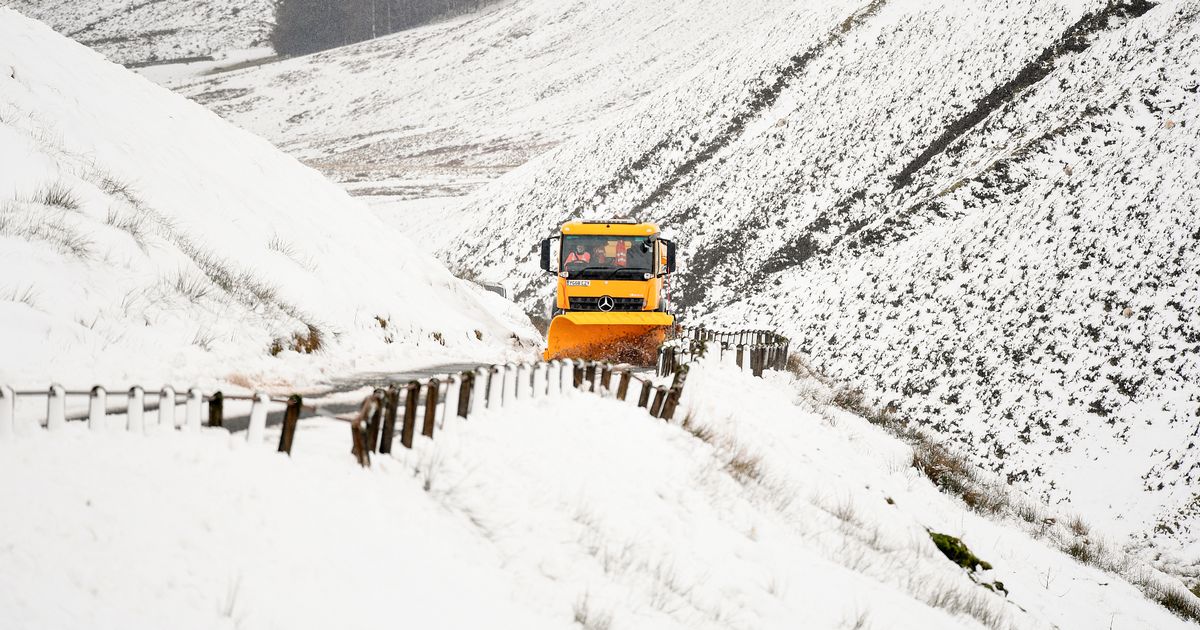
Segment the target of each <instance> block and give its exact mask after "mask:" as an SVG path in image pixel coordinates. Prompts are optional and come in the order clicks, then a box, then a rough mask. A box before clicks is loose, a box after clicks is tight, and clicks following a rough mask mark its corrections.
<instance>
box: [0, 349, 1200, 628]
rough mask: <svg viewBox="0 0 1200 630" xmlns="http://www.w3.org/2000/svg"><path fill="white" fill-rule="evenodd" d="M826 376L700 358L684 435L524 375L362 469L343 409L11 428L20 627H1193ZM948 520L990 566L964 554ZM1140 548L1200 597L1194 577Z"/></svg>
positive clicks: (1176, 588) (2, 612)
mask: <svg viewBox="0 0 1200 630" xmlns="http://www.w3.org/2000/svg"><path fill="white" fill-rule="evenodd" d="M814 387H816V390H814ZM819 390H820V388H819V386H817V385H815V384H814V383H812V382H807V381H797V380H795V379H793V378H792V377H790V376H789V375H786V374H770V375H769V379H767V380H763V379H752V378H750V377H749V376H747V375H740V374H736V373H734V372H733V371H732V370H731V369H729V368H725V367H718V366H715V365H706V366H704V367H703V368H700V369H696V370H694V371H693V372H692V373H691V375H690V383H689V386H688V388H687V390H686V391H685V400H684V408H683V409H681V411H685V412H686V413H684V414H681V417H682V416H683V415H686V417H687V418H688V425H687V426H686V429H687V430H684V428H685V427H681V426H680V425H679V423H675V424H667V423H663V422H662V421H656V420H653V419H651V418H650V417H649V416H648V415H647V414H646V413H645V411H644V410H641V409H636V408H633V407H632V406H631V404H628V403H625V404H622V403H618V402H615V401H612V400H598V399H596V398H595V397H593V396H591V395H589V394H583V393H579V394H574V395H571V394H568V396H567V397H566V398H551V399H539V400H530V399H527V398H526V399H520V400H518V401H516V402H515V403H513V404H512V405H510V406H506V407H505V408H503V409H500V410H493V411H487V412H483V413H479V414H475V415H473V416H472V418H471V420H470V421H469V422H465V423H464V422H461V421H453V420H452V421H449V422H447V423H446V425H445V426H444V427H442V428H441V429H439V430H438V432H437V438H436V440H435V441H429V440H426V439H424V438H418V441H417V443H416V444H415V449H414V450H412V451H408V450H405V449H397V452H395V453H394V454H393V455H392V456H378V457H376V458H375V459H374V467H373V468H371V469H368V470H363V469H359V468H358V467H357V465H356V464H355V463H354V462H353V458H352V457H351V456H350V455H349V454H348V452H347V447H348V442H349V437H348V436H347V434H346V427H345V425H344V424H340V423H326V422H325V421H320V420H305V421H304V422H302V423H301V426H300V430H299V433H298V435H297V438H296V442H295V450H294V452H293V456H292V458H290V459H289V458H287V457H285V456H282V455H279V454H276V453H269V452H267V451H268V450H269V445H270V444H271V443H272V442H273V438H274V437H275V436H268V437H267V443H266V444H264V445H257V444H250V445H247V444H246V442H245V441H244V438H243V437H241V436H240V435H239V436H236V437H233V438H231V437H230V436H228V435H227V434H225V433H224V432H223V431H220V430H207V429H206V430H204V431H203V432H202V433H201V434H199V435H197V434H183V433H175V432H167V433H160V434H155V435H150V436H142V435H134V434H128V433H117V434H104V433H95V432H92V433H87V432H85V431H84V430H83V427H81V426H79V427H76V426H74V425H72V426H70V427H68V429H67V430H66V431H65V432H63V433H45V432H38V433H37V434H35V435H30V436H25V437H22V438H19V439H18V440H17V441H14V442H0V480H5V483H0V505H3V506H6V507H11V506H20V507H19V508H18V509H17V510H15V511H14V510H12V509H6V510H5V511H4V514H6V515H10V514H19V518H11V519H9V520H6V521H4V527H0V549H5V550H6V556H5V558H6V559H5V562H3V563H0V622H3V623H4V625H6V626H10V627H36V628H46V629H50V628H75V627H80V626H86V627H96V628H107V627H146V626H162V625H170V626H171V627H177V628H212V627H246V628H265V627H281V628H284V627H286V628H328V627H386V626H395V625H397V624H398V623H400V624H402V625H406V626H411V627H419V628H434V627H436V628H481V627H487V628H579V627H582V628H586V629H589V630H599V629H602V628H610V629H611V630H623V629H633V628H637V629H650V628H664V629H665V628H687V629H689V630H699V629H709V628H711V629H714V630H715V629H721V630H729V629H746V630H751V629H753V630H761V629H767V628H794V627H796V626H797V625H800V626H803V627H806V628H865V627H876V628H882V627H886V628H897V629H899V628H912V629H921V630H926V629H931V628H945V629H947V630H949V629H956V630H957V629H961V628H992V629H1025V628H1030V629H1034V628H1038V629H1040V628H1114V629H1127V630H1141V629H1143V628H1159V629H1167V628H1184V627H1188V625H1187V622H1185V621H1183V620H1182V619H1179V618H1177V617H1175V616H1173V615H1172V614H1171V613H1170V612H1168V611H1167V610H1165V609H1164V608H1162V607H1160V606H1158V605H1157V604H1155V603H1153V602H1151V601H1149V600H1148V599H1146V598H1145V597H1144V596H1143V595H1142V594H1141V593H1140V592H1139V590H1138V588H1136V587H1135V586H1134V585H1133V584H1130V583H1129V582H1127V581H1126V580H1125V579H1123V578H1121V577H1118V576H1114V575H1112V574H1109V573H1105V572H1103V571H1100V570H1098V569H1096V568H1094V567H1091V566H1083V565H1080V564H1078V563H1076V562H1075V561H1074V560H1072V559H1071V558H1070V557H1069V556H1067V555H1065V554H1063V553H1061V552H1059V551H1057V550H1056V549H1054V548H1053V547H1052V546H1048V545H1047V544H1045V543H1043V542H1040V541H1041V540H1053V539H1055V538H1056V537H1063V538H1068V539H1074V538H1076V537H1079V534H1075V533H1071V532H1070V531H1068V528H1067V527H1066V525H1065V520H1062V521H1060V522H1059V523H1058V524H1053V523H1047V522H1044V521H1042V520H1041V519H1040V518H1039V519H1034V522H1029V523H1027V522H1025V521H1021V520H1016V519H1013V520H1006V521H999V522H998V521H994V520H990V519H989V518H985V517H984V516H982V515H981V514H979V513H977V512H974V511H971V510H969V509H967V507H966V505H964V504H963V503H962V502H961V501H959V500H957V499H954V498H951V497H947V496H946V495H943V494H941V493H940V492H938V490H937V489H935V488H934V487H933V485H932V484H931V483H929V481H928V480H927V479H925V478H924V477H922V476H921V475H920V474H919V473H918V472H917V471H916V470H915V469H914V468H912V465H911V464H912V461H913V453H912V451H911V449H909V448H908V447H907V446H906V445H904V444H902V443H900V442H897V441H896V440H895V439H893V438H891V437H889V436H888V435H887V434H885V433H883V432H882V431H880V430H879V429H878V428H877V427H875V426H873V425H871V424H869V423H868V422H867V421H866V420H864V419H862V418H859V417H856V416H853V415H850V414H848V413H845V412H843V411H840V410H837V409H836V408H833V407H830V406H828V405H826V404H822V403H819V402H817V400H818V398H820V396H822V395H824V394H821V393H820V392H819ZM64 460H69V461H71V462H73V466H72V467H64V466H62V465H61V464H60V463H61V462H62V461H64ZM79 469H85V470H88V471H90V473H91V474H88V475H82V476H81V475H79V474H78V470H79ZM147 471H153V472H152V474H147ZM1043 516H1044V515H1043ZM930 531H933V532H938V533H943V534H947V535H950V536H954V537H957V538H959V539H961V540H962V541H964V542H965V543H966V545H967V546H968V547H969V549H970V551H971V552H973V553H974V554H976V555H977V556H978V557H979V558H981V559H983V560H985V561H987V562H988V563H990V565H991V569H989V570H982V569H981V570H976V571H967V570H965V569H963V568H961V567H960V566H958V565H957V564H955V563H954V562H951V561H950V560H948V559H947V557H946V556H944V555H943V553H942V552H941V551H939V549H938V548H937V547H936V546H935V544H934V543H933V541H932V537H931V535H930ZM1084 538H1085V539H1086V540H1085V541H1084V542H1081V543H1080V544H1085V545H1092V546H1097V545H1100V544H1102V543H1103V542H1104V541H1105V540H1106V534H1105V533H1104V532H1103V531H1102V530H1099V531H1098V530H1093V531H1090V532H1086V536H1084ZM1117 555H1119V554H1117ZM1129 568H1130V573H1131V574H1133V575H1136V576H1138V578H1137V579H1138V580H1139V581H1141V582H1145V583H1149V584H1153V585H1155V588H1158V589H1160V591H1161V592H1163V593H1166V592H1175V593H1178V597H1180V598H1181V601H1183V602H1187V603H1190V604H1191V605H1195V604H1196V602H1195V599H1194V598H1193V597H1192V596H1191V595H1190V594H1188V593H1186V591H1183V587H1182V585H1180V584H1179V583H1178V582H1177V581H1172V580H1170V579H1169V578H1166V577H1165V576H1162V575H1159V574H1157V573H1155V572H1154V571H1153V570H1151V569H1149V568H1147V567H1145V566H1144V565H1143V566H1140V567H1139V566H1138V564H1137V563H1136V562H1132V561H1131V564H1130V565H1129ZM984 584H987V585H989V586H990V587H991V589H990V590H989V588H988V587H987V586H984ZM1001 588H1003V589H1004V590H1006V591H1007V594H1005V593H1004V590H1000V589H1001ZM1157 592H1158V591H1156V593H1157Z"/></svg>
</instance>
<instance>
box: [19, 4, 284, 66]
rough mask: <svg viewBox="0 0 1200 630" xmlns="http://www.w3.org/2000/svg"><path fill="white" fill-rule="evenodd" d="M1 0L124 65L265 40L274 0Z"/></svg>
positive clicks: (188, 56)
mask: <svg viewBox="0 0 1200 630" xmlns="http://www.w3.org/2000/svg"><path fill="white" fill-rule="evenodd" d="M5 5H6V6H8V7H9V8H12V9H16V10H17V11H19V12H21V13H23V14H24V15H26V16H28V17H31V18H34V19H37V20H41V21H43V22H45V23H47V24H49V25H50V26H51V27H52V28H54V30H56V31H58V32H59V33H61V34H63V35H66V36H67V37H70V38H71V39H74V40H75V41H78V42H79V43H81V44H84V45H86V46H89V47H91V48H94V49H96V50H98V51H100V52H102V53H104V55H105V56H107V57H108V58H109V60H111V61H114V62H116V63H120V64H124V65H142V64H152V63H161V62H165V61H173V60H181V59H192V58H197V57H212V56H221V55H222V54H223V53H226V52H229V51H235V50H243V49H247V48H254V47H257V46H264V45H266V44H267V43H268V41H269V38H270V34H271V29H272V25H273V24H274V21H275V20H274V0H140V1H133V0H83V1H72V0H49V1H47V0H9V1H8V2H6V3H5Z"/></svg>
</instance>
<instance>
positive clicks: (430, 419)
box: [421, 378, 441, 438]
mask: <svg viewBox="0 0 1200 630" xmlns="http://www.w3.org/2000/svg"><path fill="white" fill-rule="evenodd" d="M440 389H441V383H440V382H438V380H437V379H436V378H431V379H429V385H427V386H426V387H425V426H424V427H422V429H421V435H424V436H425V437H427V438H433V424H434V422H435V421H436V420H437V406H438V393H439V390H440Z"/></svg>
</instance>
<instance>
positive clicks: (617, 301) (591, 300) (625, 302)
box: [571, 297, 646, 313]
mask: <svg viewBox="0 0 1200 630" xmlns="http://www.w3.org/2000/svg"><path fill="white" fill-rule="evenodd" d="M601 299H602V298H599V297H573V298H571V310H572V311H598V310H600V300H601ZM612 301H613V307H612V312H614V313H615V312H618V311H624V312H628V311H640V310H642V309H643V308H645V307H646V300H645V299H643V298H612Z"/></svg>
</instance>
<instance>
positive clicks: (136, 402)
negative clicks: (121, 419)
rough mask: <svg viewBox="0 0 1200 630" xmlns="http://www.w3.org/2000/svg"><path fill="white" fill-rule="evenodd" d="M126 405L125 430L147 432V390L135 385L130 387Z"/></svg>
mask: <svg viewBox="0 0 1200 630" xmlns="http://www.w3.org/2000/svg"><path fill="white" fill-rule="evenodd" d="M128 396H129V397H128V399H127V403H126V405H125V430H126V431H139V432H141V433H145V432H146V390H144V389H142V388H141V387H138V386H137V385H134V386H133V387H130V388H129V395H128Z"/></svg>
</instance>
